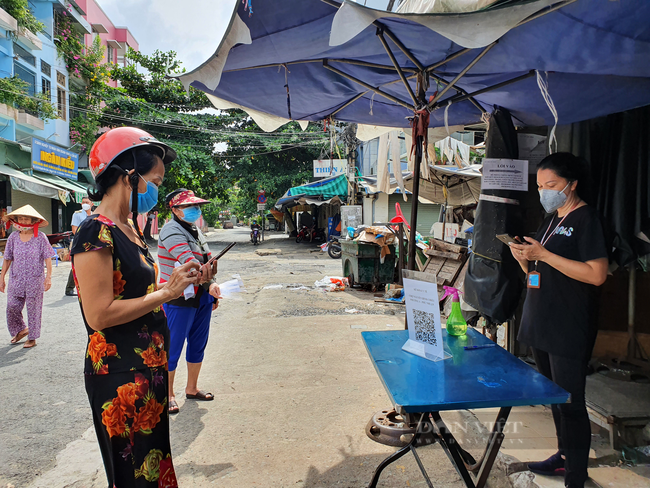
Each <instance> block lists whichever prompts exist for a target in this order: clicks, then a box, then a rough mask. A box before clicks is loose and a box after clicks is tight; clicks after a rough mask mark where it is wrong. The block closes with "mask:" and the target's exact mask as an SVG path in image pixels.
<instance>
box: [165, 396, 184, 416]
mask: <svg viewBox="0 0 650 488" xmlns="http://www.w3.org/2000/svg"><path fill="white" fill-rule="evenodd" d="M180 410H181V409H180V408H178V403H176V400H175V399H173V398H172V399H171V400H169V408H168V411H169V414H170V415H174V414H176V413H178V412H180Z"/></svg>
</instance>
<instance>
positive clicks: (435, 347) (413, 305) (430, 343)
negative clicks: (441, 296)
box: [402, 271, 446, 361]
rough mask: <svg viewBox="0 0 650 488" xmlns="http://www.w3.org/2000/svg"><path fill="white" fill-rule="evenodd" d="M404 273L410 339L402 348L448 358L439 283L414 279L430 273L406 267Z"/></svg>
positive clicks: (426, 356)
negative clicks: (443, 334) (406, 269)
mask: <svg viewBox="0 0 650 488" xmlns="http://www.w3.org/2000/svg"><path fill="white" fill-rule="evenodd" d="M403 274H404V280H403V281H404V296H405V297H406V318H407V320H408V328H409V339H408V341H406V343H405V344H404V345H403V346H402V349H403V350H404V351H407V352H410V353H412V354H415V355H416V356H420V357H423V358H425V359H429V360H431V361H439V360H440V359H445V356H446V355H445V350H444V347H443V343H442V322H441V319H440V305H439V304H438V285H437V283H435V282H434V283H430V282H428V281H420V280H419V279H413V278H417V277H420V276H421V275H426V273H419V272H417V271H404V272H403ZM407 276H408V277H409V278H407ZM434 279H435V277H434Z"/></svg>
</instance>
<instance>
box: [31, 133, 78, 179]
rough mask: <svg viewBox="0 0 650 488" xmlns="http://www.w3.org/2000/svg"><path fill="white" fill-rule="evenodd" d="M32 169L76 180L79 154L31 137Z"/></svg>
mask: <svg viewBox="0 0 650 488" xmlns="http://www.w3.org/2000/svg"><path fill="white" fill-rule="evenodd" d="M32 169H34V170H36V171H41V172H43V173H49V174H52V175H56V176H60V177H61V178H68V179H70V180H76V179H77V172H78V171H79V155H78V154H77V153H73V152H72V151H68V150H66V149H63V148H60V147H59V146H56V145H54V144H50V143H48V142H46V141H43V140H41V139H36V138H35V137H32Z"/></svg>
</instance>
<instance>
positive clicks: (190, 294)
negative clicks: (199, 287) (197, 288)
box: [174, 261, 196, 300]
mask: <svg viewBox="0 0 650 488" xmlns="http://www.w3.org/2000/svg"><path fill="white" fill-rule="evenodd" d="M179 266H182V264H181V263H180V262H179V261H176V264H174V268H178V267H179ZM195 295H196V294H195V293H194V285H187V288H185V290H183V296H184V297H185V300H189V299H190V298H194V296H195Z"/></svg>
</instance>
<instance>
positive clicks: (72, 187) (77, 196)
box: [32, 171, 88, 203]
mask: <svg viewBox="0 0 650 488" xmlns="http://www.w3.org/2000/svg"><path fill="white" fill-rule="evenodd" d="M32 176H33V177H34V178H38V179H39V180H42V181H44V182H46V183H51V184H53V185H56V186H58V187H61V188H65V189H66V190H69V191H71V192H74V201H75V202H77V203H81V200H82V199H83V198H84V197H87V196H88V190H87V189H86V188H85V187H84V186H83V185H81V184H79V183H76V182H75V181H72V180H69V179H66V178H60V177H58V176H55V175H50V174H47V173H41V172H40V171H34V172H32Z"/></svg>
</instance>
